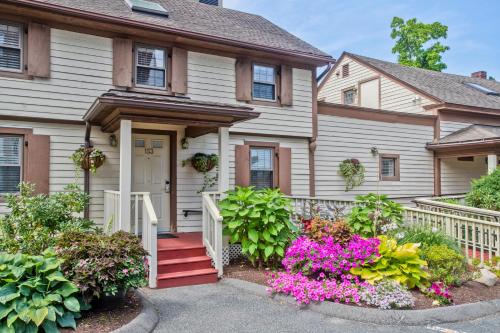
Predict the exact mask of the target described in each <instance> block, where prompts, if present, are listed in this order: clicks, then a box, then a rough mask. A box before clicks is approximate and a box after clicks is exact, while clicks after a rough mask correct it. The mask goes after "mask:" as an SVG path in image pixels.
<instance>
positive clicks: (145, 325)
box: [111, 290, 160, 333]
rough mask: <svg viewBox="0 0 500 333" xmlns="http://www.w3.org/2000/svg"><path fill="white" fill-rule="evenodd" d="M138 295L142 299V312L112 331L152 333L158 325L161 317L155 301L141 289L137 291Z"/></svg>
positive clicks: (117, 332) (118, 332)
mask: <svg viewBox="0 0 500 333" xmlns="http://www.w3.org/2000/svg"><path fill="white" fill-rule="evenodd" d="M136 295H137V296H139V298H140V299H141V304H142V310H141V313H139V315H138V316H137V317H135V318H134V319H133V320H132V321H131V322H129V323H128V324H126V325H124V326H122V327H120V328H118V329H116V330H114V331H112V332H111V333H130V332H134V333H151V332H153V330H154V329H155V328H156V325H158V322H159V320H160V317H159V316H158V311H156V308H155V307H154V305H153V303H152V302H151V301H150V300H149V299H148V298H147V296H146V294H145V293H143V292H142V291H140V290H137V291H136Z"/></svg>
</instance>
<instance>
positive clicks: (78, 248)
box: [56, 231, 147, 302]
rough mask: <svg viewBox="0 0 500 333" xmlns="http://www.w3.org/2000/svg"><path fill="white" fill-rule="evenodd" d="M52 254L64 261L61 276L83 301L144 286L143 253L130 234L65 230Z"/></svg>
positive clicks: (144, 258)
mask: <svg viewBox="0 0 500 333" xmlns="http://www.w3.org/2000/svg"><path fill="white" fill-rule="evenodd" d="M56 253H57V255H58V256H59V257H60V258H62V259H63V260H64V263H63V265H62V270H63V272H64V275H65V276H66V277H68V278H69V279H70V280H71V281H72V282H74V283H75V284H76V285H77V286H78V288H79V289H80V291H81V293H82V295H83V297H84V299H85V301H87V302H90V301H91V300H92V299H94V298H99V297H101V296H102V295H108V296H109V295H116V294H117V293H118V292H120V291H127V290H129V289H131V288H139V287H143V286H145V285H146V264H145V260H146V256H147V253H146V251H145V250H144V249H143V247H142V244H141V241H140V239H139V238H138V237H137V236H135V235H133V234H130V233H127V232H124V231H118V232H116V233H114V234H113V235H110V236H108V235H105V234H102V233H84V232H78V231H74V232H66V233H64V234H63V235H62V236H61V238H60V239H59V240H58V242H57V244H56Z"/></svg>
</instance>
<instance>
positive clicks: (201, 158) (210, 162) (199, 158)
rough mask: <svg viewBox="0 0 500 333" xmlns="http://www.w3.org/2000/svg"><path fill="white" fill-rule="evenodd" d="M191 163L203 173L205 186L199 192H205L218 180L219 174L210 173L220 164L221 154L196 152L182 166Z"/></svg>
mask: <svg viewBox="0 0 500 333" xmlns="http://www.w3.org/2000/svg"><path fill="white" fill-rule="evenodd" d="M188 164H191V166H192V167H193V168H194V169H195V170H196V171H198V172H199V173H202V174H203V186H202V187H201V189H200V190H199V191H198V193H201V192H205V191H206V190H207V189H209V188H210V187H212V186H213V185H215V183H216V182H217V174H215V175H214V176H211V175H209V174H208V173H209V172H210V171H212V170H213V169H214V168H216V167H218V165H219V156H217V154H205V153H196V154H194V155H193V156H192V157H191V158H188V159H186V160H184V161H182V166H183V167H184V166H186V165H188Z"/></svg>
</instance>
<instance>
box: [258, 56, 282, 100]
mask: <svg viewBox="0 0 500 333" xmlns="http://www.w3.org/2000/svg"><path fill="white" fill-rule="evenodd" d="M252 72H253V85H252V98H253V99H255V100H264V101H275V100H276V68H275V67H274V66H266V65H258V64H253V71H252Z"/></svg>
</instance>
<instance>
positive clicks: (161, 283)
mask: <svg viewBox="0 0 500 333" xmlns="http://www.w3.org/2000/svg"><path fill="white" fill-rule="evenodd" d="M217 280H218V277H217V270H216V269H214V268H205V269H196V270H191V271H183V272H175V273H166V274H158V277H157V287H158V288H174V287H182V286H191V285H195V284H206V283H216V282H217Z"/></svg>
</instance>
